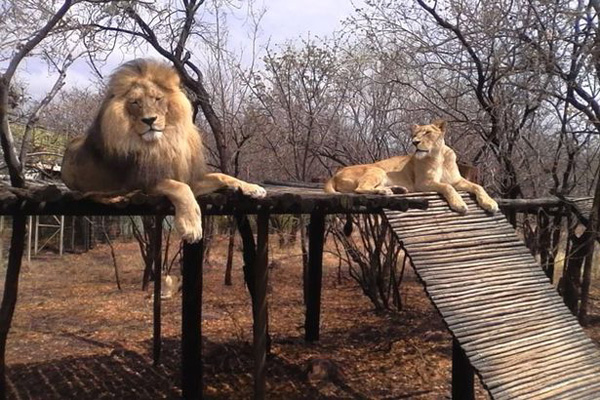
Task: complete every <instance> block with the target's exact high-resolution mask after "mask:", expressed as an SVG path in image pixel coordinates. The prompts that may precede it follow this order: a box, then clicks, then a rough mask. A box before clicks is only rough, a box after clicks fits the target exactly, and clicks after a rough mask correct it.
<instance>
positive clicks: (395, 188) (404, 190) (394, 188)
mask: <svg viewBox="0 0 600 400" xmlns="http://www.w3.org/2000/svg"><path fill="white" fill-rule="evenodd" d="M390 189H391V190H392V192H393V193H394V194H405V193H408V189H407V188H405V187H404V186H392V187H390Z"/></svg>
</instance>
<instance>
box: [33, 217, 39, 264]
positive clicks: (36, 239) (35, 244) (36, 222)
mask: <svg viewBox="0 0 600 400" xmlns="http://www.w3.org/2000/svg"><path fill="white" fill-rule="evenodd" d="M33 224H34V225H35V230H34V235H35V236H34V241H33V254H34V255H36V256H37V253H38V243H39V235H40V216H39V215H36V216H35V217H33Z"/></svg>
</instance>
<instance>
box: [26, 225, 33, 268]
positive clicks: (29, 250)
mask: <svg viewBox="0 0 600 400" xmlns="http://www.w3.org/2000/svg"><path fill="white" fill-rule="evenodd" d="M27 220H28V221H29V223H28V224H27V262H28V263H30V264H31V237H32V234H33V217H32V216H31V215H30V216H29V217H27Z"/></svg>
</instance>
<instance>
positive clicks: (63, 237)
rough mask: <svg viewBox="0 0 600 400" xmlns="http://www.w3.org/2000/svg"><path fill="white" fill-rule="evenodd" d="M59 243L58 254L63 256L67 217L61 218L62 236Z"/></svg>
mask: <svg viewBox="0 0 600 400" xmlns="http://www.w3.org/2000/svg"><path fill="white" fill-rule="evenodd" d="M59 236H60V237H59V242H58V254H59V255H60V256H62V255H63V252H64V240H65V216H64V215H61V216H60V235H59Z"/></svg>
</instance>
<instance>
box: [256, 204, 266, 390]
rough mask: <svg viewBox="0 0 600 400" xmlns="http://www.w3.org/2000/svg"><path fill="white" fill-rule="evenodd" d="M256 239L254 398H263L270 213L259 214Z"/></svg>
mask: <svg viewBox="0 0 600 400" xmlns="http://www.w3.org/2000/svg"><path fill="white" fill-rule="evenodd" d="M256 225H257V232H256V233H257V235H256V236H257V238H256V239H257V240H256V262H255V265H254V290H255V296H256V297H255V302H254V307H255V309H254V312H253V314H254V324H253V333H254V342H253V345H254V399H255V400H262V399H264V398H265V392H266V376H265V369H266V361H267V279H268V269H267V265H268V260H269V255H268V247H269V214H268V213H260V214H258V217H257V221H256Z"/></svg>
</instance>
